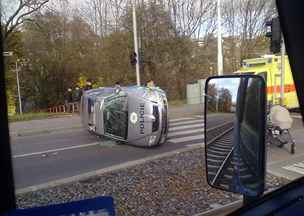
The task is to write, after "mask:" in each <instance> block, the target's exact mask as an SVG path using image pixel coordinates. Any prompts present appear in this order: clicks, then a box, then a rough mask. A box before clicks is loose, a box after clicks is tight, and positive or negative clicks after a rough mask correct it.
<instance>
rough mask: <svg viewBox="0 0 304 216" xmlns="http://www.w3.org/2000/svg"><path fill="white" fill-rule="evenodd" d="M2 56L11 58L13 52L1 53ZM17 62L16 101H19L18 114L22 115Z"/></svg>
mask: <svg viewBox="0 0 304 216" xmlns="http://www.w3.org/2000/svg"><path fill="white" fill-rule="evenodd" d="M3 56H5V57H11V56H13V52H12V51H8V52H3ZM18 61H19V59H17V60H16V64H15V66H16V68H15V70H16V79H17V91H18V100H19V113H20V114H21V115H22V114H23V112H22V101H21V93H20V82H19V68H18Z"/></svg>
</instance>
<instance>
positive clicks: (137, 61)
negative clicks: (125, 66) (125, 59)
mask: <svg viewBox="0 0 304 216" xmlns="http://www.w3.org/2000/svg"><path fill="white" fill-rule="evenodd" d="M132 9H133V38H134V52H135V53H136V64H135V67H136V83H137V85H138V86H140V74H139V52H138V39H137V22H136V8H135V0H133V2H132Z"/></svg>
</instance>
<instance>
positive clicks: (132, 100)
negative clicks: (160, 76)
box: [80, 86, 168, 147]
mask: <svg viewBox="0 0 304 216" xmlns="http://www.w3.org/2000/svg"><path fill="white" fill-rule="evenodd" d="M80 115H81V119H82V124H83V126H84V128H86V129H87V130H89V131H90V132H92V133H94V134H96V135H99V136H104V137H108V138H110V139H113V140H116V141H119V142H123V143H128V144H130V145H135V146H142V147H153V146H158V145H161V144H163V143H165V142H166V138H167V133H168V101H167V97H166V94H165V92H164V91H163V90H161V89H160V88H157V87H155V88H148V87H142V86H140V87H139V86H130V87H119V88H111V87H105V88H98V89H92V90H88V91H85V92H84V93H83V96H82V98H81V105H80Z"/></svg>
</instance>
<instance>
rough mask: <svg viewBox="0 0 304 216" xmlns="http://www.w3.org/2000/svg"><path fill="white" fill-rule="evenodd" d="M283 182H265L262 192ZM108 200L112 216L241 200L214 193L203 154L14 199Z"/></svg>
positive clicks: (25, 203) (194, 210) (30, 202)
mask: <svg viewBox="0 0 304 216" xmlns="http://www.w3.org/2000/svg"><path fill="white" fill-rule="evenodd" d="M286 183H287V181H285V180H283V179H279V178H276V177H273V176H268V177H267V188H268V189H270V190H271V189H274V188H277V187H280V186H281V185H283V184H286ZM97 196H112V197H113V198H114V200H115V209H116V214H117V215H132V216H133V215H140V216H144V215H153V216H156V215H195V214H198V213H201V212H204V211H207V210H211V209H213V208H217V207H220V206H222V205H225V204H229V203H231V202H234V201H237V200H240V199H241V196H239V195H236V194H233V193H228V192H223V191H220V190H217V189H213V188H211V187H210V186H208V184H207V182H206V178H205V165H204V149H202V148H200V149H194V150H189V151H187V152H183V153H179V154H175V155H174V156H170V157H165V158H162V159H157V160H154V161H149V162H146V163H143V164H140V165H136V166H133V167H129V168H126V169H123V170H119V171H113V172H109V173H106V174H103V175H99V176H95V177H90V178H88V179H85V180H82V181H78V182H73V183H68V184H63V185H60V186H56V187H53V188H47V189H41V190H38V191H35V192H27V193H23V194H18V195H17V204H18V207H19V208H28V207H34V206H42V205H49V204H57V203H63V202H69V201H75V200H81V199H86V198H93V197H97Z"/></svg>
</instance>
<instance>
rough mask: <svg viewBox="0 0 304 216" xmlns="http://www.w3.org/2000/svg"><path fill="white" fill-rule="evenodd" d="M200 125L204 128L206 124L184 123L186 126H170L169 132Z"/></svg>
mask: <svg viewBox="0 0 304 216" xmlns="http://www.w3.org/2000/svg"><path fill="white" fill-rule="evenodd" d="M200 126H201V127H202V128H203V127H204V124H203V123H200V124H192V125H184V126H178V127H172V128H169V132H171V131H176V130H180V129H189V128H194V127H200Z"/></svg>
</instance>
